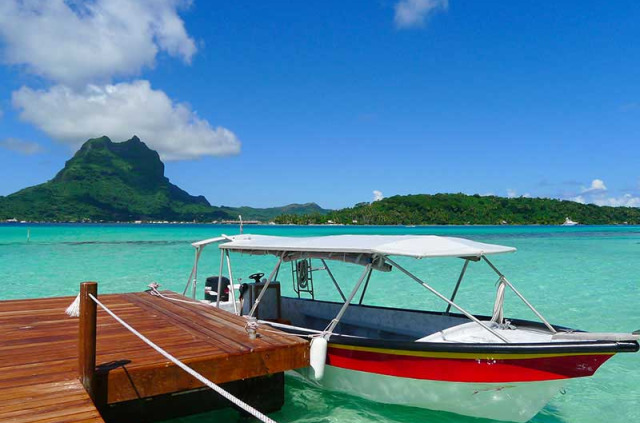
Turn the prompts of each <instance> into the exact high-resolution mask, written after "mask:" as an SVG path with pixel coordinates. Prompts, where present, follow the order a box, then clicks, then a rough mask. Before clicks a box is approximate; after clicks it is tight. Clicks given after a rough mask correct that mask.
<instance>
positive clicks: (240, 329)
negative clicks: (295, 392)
mask: <svg viewBox="0 0 640 423" xmlns="http://www.w3.org/2000/svg"><path fill="white" fill-rule="evenodd" d="M163 293H164V294H165V295H168V296H172V297H174V298H182V299H186V298H185V297H182V296H180V295H178V294H175V293H171V292H163ZM98 298H99V300H100V301H101V302H103V303H104V304H105V305H106V306H107V307H109V308H110V309H111V310H112V311H113V312H115V313H116V314H117V315H118V316H120V317H121V318H122V319H124V320H125V321H126V322H127V323H129V324H130V325H131V326H133V327H134V328H135V329H137V330H138V331H139V332H141V333H142V334H143V335H145V336H146V337H148V338H149V339H150V340H151V341H153V342H154V343H156V344H158V345H159V346H160V347H162V348H163V349H165V350H166V351H168V352H169V353H170V354H172V355H173V356H174V357H176V358H178V359H179V360H181V361H182V362H183V363H186V364H187V365H189V366H190V367H191V368H193V369H194V370H196V371H197V372H199V373H201V374H202V375H203V376H205V377H206V378H208V379H209V380H211V381H212V382H214V383H217V384H225V383H227V385H223V386H229V387H230V388H231V390H232V391H236V393H238V395H239V396H241V397H242V395H243V394H244V395H245V398H243V399H245V400H246V401H247V402H249V403H252V398H251V395H250V392H249V391H251V390H252V389H258V390H259V389H261V387H262V386H266V385H268V384H265V383H263V381H262V379H260V378H265V377H266V378H267V379H269V378H273V380H274V381H275V386H276V388H275V389H276V390H277V389H280V388H278V386H279V385H278V384H279V383H280V384H283V382H280V380H283V377H282V372H284V371H286V370H291V369H295V368H300V367H305V366H308V365H309V353H308V343H307V341H305V340H302V339H300V338H296V337H292V336H289V335H283V334H282V333H280V332H278V331H272V330H269V331H261V330H259V331H258V333H259V334H260V336H259V337H258V338H257V339H254V340H252V339H250V338H249V336H248V335H247V332H246V330H245V323H246V320H245V319H244V318H242V317H239V316H235V315H233V314H231V313H228V312H225V311H222V310H219V309H215V308H213V307H210V306H204V305H199V304H189V303H182V302H175V301H169V300H166V299H163V298H160V297H157V296H152V295H150V294H149V293H146V292H143V293H128V294H108V295H101V296H99V297H98ZM72 301H73V298H71V297H62V298H42V299H28V300H11V301H0V421H2V422H16V423H22V422H42V423H45V422H62V421H65V422H103V421H109V420H110V419H113V416H115V415H118V416H119V417H118V419H117V420H118V421H124V420H126V419H123V413H124V415H126V414H127V413H128V412H129V411H127V410H131V409H137V410H138V411H139V412H140V410H141V408H140V407H142V408H144V407H143V406H141V405H140V404H142V403H147V402H149V401H150V399H151V400H152V399H154V398H155V399H160V398H163V399H164V401H163V402H162V403H164V404H165V405H166V404H169V406H168V408H170V409H172V411H173V412H175V411H176V410H175V408H176V407H175V402H173V405H171V404H172V401H171V400H170V399H171V398H172V396H174V395H175V394H177V393H183V394H184V393H185V392H193V393H197V394H196V395H199V397H198V398H202V395H217V394H214V393H212V391H207V392H206V393H203V392H200V393H198V389H199V388H201V387H202V384H201V383H200V382H198V381H197V380H195V379H194V378H193V377H191V376H189V375H188V374H187V373H185V372H184V371H183V370H181V369H179V368H178V367H177V366H175V365H174V364H173V363H171V362H169V361H168V360H166V359H165V358H164V357H163V356H161V355H160V354H158V353H157V352H156V351H154V350H153V349H151V348H150V347H149V346H148V345H147V344H145V343H144V342H142V341H141V340H140V339H139V338H137V337H136V336H134V335H133V334H132V333H130V332H129V331H127V330H126V329H125V328H124V327H123V326H122V325H120V324H119V323H118V322H116V321H115V320H114V319H113V318H112V317H111V316H109V315H107V314H106V313H105V312H104V311H102V310H100V309H98V312H97V325H96V328H97V345H96V380H95V392H93V396H94V400H95V401H92V400H91V398H90V396H89V395H88V394H87V392H86V390H85V389H84V387H83V385H82V383H81V382H80V380H79V374H80V373H79V356H78V343H79V341H78V333H79V319H77V318H70V317H68V316H67V315H66V314H65V312H64V310H65V309H66V307H67V306H68V305H69V304H70V303H71V302H72ZM255 378H258V379H255ZM278 378H279V379H278ZM243 380H246V381H248V382H249V383H251V381H252V380H253V381H254V383H253V385H251V386H252V387H250V388H248V389H247V388H246V387H242V386H239V385H237V384H238V383H241V382H234V381H243ZM255 381H258V382H257V383H256V382H255ZM234 384H236V385H234ZM178 396H181V397H183V398H182V399H180V400H176V401H183V403H184V404H187V403H185V402H184V398H185V397H186V395H175V397H176V398H177V397H178ZM167 399H168V400H167ZM94 402H95V403H94ZM127 404H128V405H129V407H127ZM131 404H134V406H133V407H131V406H130V405H131ZM252 405H253V404H252ZM119 406H122V407H121V408H120V410H121V413H120V414H118V413H117V412H114V410H118V407H119ZM257 406H258V408H259V407H260V406H259V405H257ZM165 408H167V407H165ZM157 409H158V408H157V407H156V408H155V411H157ZM98 410H99V411H98ZM123 410H124V411H123ZM179 411H182V412H178V413H174V414H175V415H180V414H188V412H189V411H190V410H179ZM194 411H203V410H194ZM266 411H271V410H266ZM141 413H143V414H144V415H151V414H153V413H146V412H145V411H144V410H142V412H141ZM163 415H164V416H165V418H166V417H168V415H167V414H163ZM125 417H126V416H125ZM136 419H137V417H131V420H133V421H136Z"/></svg>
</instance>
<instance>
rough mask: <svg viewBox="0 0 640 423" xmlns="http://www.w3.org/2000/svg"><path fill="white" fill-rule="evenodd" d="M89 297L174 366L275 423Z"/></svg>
mask: <svg viewBox="0 0 640 423" xmlns="http://www.w3.org/2000/svg"><path fill="white" fill-rule="evenodd" d="M89 297H90V298H91V299H92V300H93V301H95V302H96V304H98V305H99V306H100V307H101V308H102V309H103V310H104V311H106V312H107V313H108V314H109V315H110V316H111V317H113V318H114V319H115V320H116V321H117V322H118V323H120V324H121V325H122V326H124V327H125V328H127V329H128V330H129V331H130V332H131V333H133V334H134V335H136V336H137V337H138V338H140V339H141V340H142V341H144V342H145V343H146V344H147V345H149V346H150V347H151V348H153V349H154V350H156V351H157V352H159V353H160V354H162V355H163V356H164V357H165V358H166V359H167V360H169V361H171V362H172V363H173V364H175V365H176V366H178V367H180V368H181V369H182V370H184V371H185V372H187V373H189V374H190V375H191V376H193V377H194V378H196V379H198V380H199V381H200V382H202V383H203V384H204V385H206V386H208V387H209V388H211V389H213V390H214V391H216V392H217V393H218V394H220V395H222V396H223V397H224V398H226V399H228V400H229V401H231V403H233V404H235V405H236V406H238V407H240V408H242V409H243V410H244V411H246V412H248V413H250V414H251V415H253V416H254V417H255V418H257V419H258V420H260V421H263V422H265V423H276V422H275V420H273V419H270V418H269V417H267V416H266V415H264V414H262V413H261V412H260V411H258V410H256V409H255V408H253V407H252V406H250V405H249V404H247V403H245V402H244V401H242V400H240V399H239V398H236V397H235V396H233V395H231V394H230V393H229V392H227V391H225V390H224V389H222V388H221V387H219V386H218V385H216V384H215V383H213V382H211V381H210V380H209V379H207V378H205V377H204V376H202V375H201V374H200V373H198V372H196V371H195V370H193V369H192V368H191V367H189V366H187V365H186V364H184V363H182V362H181V361H180V360H178V359H177V358H175V357H173V356H172V355H171V354H169V353H168V352H166V351H165V350H163V349H162V348H160V347H159V346H157V345H156V344H154V343H153V342H152V341H150V340H149V339H148V338H147V337H145V336H144V335H142V334H141V333H140V332H138V331H137V330H135V329H134V328H132V327H131V326H129V324H128V323H127V322H125V321H124V320H122V319H121V318H120V317H118V316H117V315H116V314H115V313H114V312H112V311H111V310H109V309H108V308H107V307H106V306H105V305H104V304H102V303H101V302H100V301H98V299H97V298H96V297H94V296H93V295H92V294H89Z"/></svg>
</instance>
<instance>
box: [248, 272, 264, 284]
mask: <svg viewBox="0 0 640 423" xmlns="http://www.w3.org/2000/svg"><path fill="white" fill-rule="evenodd" d="M263 276H264V273H254V274H253V275H249V279H253V281H254V282H255V283H258V282H260V279H262V277H263Z"/></svg>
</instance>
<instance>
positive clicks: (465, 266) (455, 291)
mask: <svg viewBox="0 0 640 423" xmlns="http://www.w3.org/2000/svg"><path fill="white" fill-rule="evenodd" d="M467 266H469V259H465V260H464V265H463V266H462V271H461V272H460V276H459V277H458V282H457V283H456V287H455V288H453V294H451V300H450V301H451V302H453V300H455V299H456V294H457V293H458V288H460V283H461V282H462V278H464V272H466V271H467ZM449 311H451V304H448V305H447V309H446V310H445V312H444V314H446V315H448V314H449Z"/></svg>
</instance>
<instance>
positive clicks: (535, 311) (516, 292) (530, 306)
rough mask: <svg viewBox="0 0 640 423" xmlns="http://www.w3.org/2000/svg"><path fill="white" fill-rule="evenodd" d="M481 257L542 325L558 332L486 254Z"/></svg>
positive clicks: (553, 331)
mask: <svg viewBox="0 0 640 423" xmlns="http://www.w3.org/2000/svg"><path fill="white" fill-rule="evenodd" d="M482 259H483V260H484V261H486V262H487V264H488V265H489V267H491V268H492V269H493V271H494V272H496V273H497V274H498V276H499V277H500V282H502V283H505V284H506V285H507V286H508V287H509V288H511V290H512V291H513V292H515V294H516V295H517V296H518V297H520V299H521V300H522V302H523V303H525V304H526V305H527V307H529V308H530V309H531V311H533V312H534V313H535V315H536V316H538V318H539V319H540V320H541V321H542V323H544V325H545V326H546V327H547V328H548V329H549V330H550V331H551V333H556V332H558V331H557V330H555V329H554V327H553V326H551V324H550V323H549V322H547V319H545V318H544V317H542V314H540V313H539V312H538V310H536V309H535V307H534V306H533V305H531V303H530V302H529V301H527V299H526V298H525V297H524V296H523V295H522V294H521V293H520V292H518V290H517V289H516V288H515V287H514V286H513V285H511V282H509V281H508V280H507V278H506V277H505V276H504V275H503V274H502V273H501V272H500V271H499V270H498V268H497V267H495V266H494V265H493V263H491V262H490V261H489V259H488V258H487V257H486V256H482Z"/></svg>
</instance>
